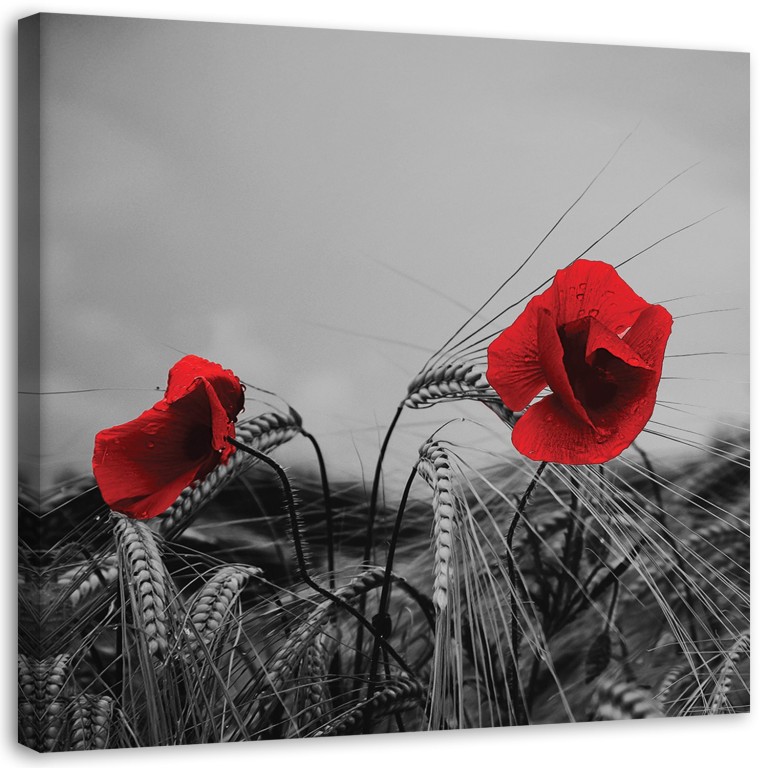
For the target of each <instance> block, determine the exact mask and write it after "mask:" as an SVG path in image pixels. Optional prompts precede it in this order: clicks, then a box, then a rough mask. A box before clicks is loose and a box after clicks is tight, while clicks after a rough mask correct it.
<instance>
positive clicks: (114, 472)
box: [93, 355, 245, 520]
mask: <svg viewBox="0 0 768 768" xmlns="http://www.w3.org/2000/svg"><path fill="white" fill-rule="evenodd" d="M244 404H245V396H244V394H243V387H242V385H241V384H240V380H239V379H238V378H237V376H235V374H234V373H232V371H227V370H224V368H222V367H221V366H220V365H219V364H218V363H212V362H210V361H208V360H204V359H203V358H202V357H196V356H195V355H187V356H186V357H184V358H182V359H181V360H179V362H178V363H176V364H175V365H174V366H173V368H171V370H170V372H169V373H168V387H167V389H166V391H165V396H164V397H163V399H162V400H161V401H160V402H158V403H155V405H153V406H152V407H151V408H150V409H149V410H147V411H144V413H142V414H141V415H140V416H139V417H138V418H136V419H134V420H133V421H129V422H127V423H125V424H120V425H118V426H116V427H110V428H109V429H104V430H102V431H101V432H99V433H98V434H97V435H96V441H95V447H94V452H93V474H94V476H95V478H96V482H97V483H98V486H99V490H100V491H101V495H102V497H103V499H104V501H105V502H106V503H107V505H108V506H109V507H110V509H112V510H114V511H115V512H122V513H123V514H124V515H127V516H128V517H133V518H137V519H139V520H147V519H149V518H152V517H156V516H157V515H159V514H160V513H161V512H164V511H165V510H166V509H167V508H168V507H169V506H170V505H171V504H172V503H173V502H174V501H175V500H176V499H177V498H178V496H179V494H180V493H181V492H182V491H183V490H184V488H186V487H187V486H188V485H190V483H192V482H194V481H195V480H200V479H202V478H203V477H205V476H206V475H207V474H208V473H209V472H210V471H211V470H213V469H214V468H215V467H216V466H217V465H218V464H223V463H224V462H226V461H227V460H228V459H229V457H230V456H231V455H232V454H233V453H234V451H235V448H234V446H233V445H232V444H231V443H230V442H228V441H227V438H228V437H234V436H235V419H236V418H237V414H238V413H240V411H242V410H243V406H244Z"/></svg>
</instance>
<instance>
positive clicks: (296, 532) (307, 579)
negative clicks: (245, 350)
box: [227, 437, 415, 677]
mask: <svg viewBox="0 0 768 768" xmlns="http://www.w3.org/2000/svg"><path fill="white" fill-rule="evenodd" d="M227 440H228V441H229V442H230V443H231V444H232V445H234V446H235V447H236V448H239V449H240V450H241V451H245V452H246V453H249V454H250V455H251V456H253V457H254V458H257V459H259V460H260V461H263V462H264V463H265V464H266V465H267V466H268V467H270V468H271V469H273V470H274V471H275V473H276V474H277V476H278V477H279V479H280V483H281V484H282V486H283V497H284V498H285V505H286V508H287V510H288V516H289V518H290V522H291V534H292V536H293V546H294V549H295V551H296V564H297V566H298V568H299V575H300V577H301V580H302V581H303V582H304V583H305V584H306V585H307V586H308V587H310V588H311V589H313V590H314V591H315V592H317V593H318V594H319V595H321V596H322V597H324V598H325V599H326V600H329V601H330V602H332V603H333V604H334V605H336V606H338V607H339V608H341V609H342V610H345V611H346V612H347V613H349V614H350V615H351V616H353V617H354V618H355V619H357V620H358V621H359V622H360V624H362V625H363V626H364V627H365V628H366V629H367V630H368V631H369V632H370V633H371V635H372V636H373V637H374V639H376V638H380V640H379V642H380V643H381V645H382V646H383V647H384V648H386V649H387V651H388V652H389V654H390V655H391V656H392V658H393V659H394V660H395V661H396V662H397V663H398V664H399V665H400V667H401V668H402V669H403V670H404V671H405V672H406V673H407V674H409V675H410V676H411V677H415V675H414V673H413V670H412V669H411V668H410V666H409V665H408V663H407V662H406V661H405V659H403V657H402V656H401V655H400V654H399V653H398V652H397V651H396V650H395V649H394V648H393V647H392V646H391V645H390V644H389V643H388V642H387V641H386V640H385V639H384V638H383V637H381V634H380V632H379V631H378V630H377V629H376V628H375V627H374V626H373V625H372V624H371V622H370V621H368V619H366V618H365V616H363V615H362V614H361V613H360V612H359V611H358V610H357V609H356V608H354V607H353V606H351V605H349V603H347V602H345V601H344V600H342V599H341V598H340V597H339V596H338V595H335V594H334V593H333V592H330V591H329V590H327V589H326V588H325V587H322V586H320V584H318V583H317V582H316V581H315V580H314V579H313V578H312V577H311V576H310V575H309V572H308V571H307V563H306V559H305V558H304V550H303V548H302V539H301V529H300V528H299V520H298V517H297V515H296V505H295V504H294V501H293V488H292V487H291V482H290V480H289V479H288V475H286V474H285V470H284V469H283V468H282V467H281V466H280V465H279V464H278V463H277V462H276V461H275V460H274V459H272V458H270V457H269V456H267V454H265V453H262V452H261V451H257V450H256V449H255V448H251V447H250V446H249V445H245V443H241V442H240V441H239V440H235V439H234V438H231V437H228V438H227Z"/></svg>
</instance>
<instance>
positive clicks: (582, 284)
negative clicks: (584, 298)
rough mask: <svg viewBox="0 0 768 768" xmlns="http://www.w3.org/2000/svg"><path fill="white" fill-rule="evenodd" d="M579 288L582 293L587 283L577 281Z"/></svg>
mask: <svg viewBox="0 0 768 768" xmlns="http://www.w3.org/2000/svg"><path fill="white" fill-rule="evenodd" d="M579 290H580V291H581V292H582V293H584V291H586V290H587V284H586V283H579Z"/></svg>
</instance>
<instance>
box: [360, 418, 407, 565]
mask: <svg viewBox="0 0 768 768" xmlns="http://www.w3.org/2000/svg"><path fill="white" fill-rule="evenodd" d="M402 412H403V404H402V403H400V405H399V406H398V407H397V410H396V411H395V415H394V416H393V418H392V421H391V422H390V425H389V429H387V434H386V435H384V441H383V442H382V444H381V448H380V449H379V457H378V459H377V460H376V469H375V471H374V473H373V485H372V486H371V503H370V505H369V507H368V527H367V529H366V532H365V551H364V554H363V565H370V563H371V554H372V552H373V530H374V527H375V524H376V512H377V509H376V506H377V504H378V502H379V484H380V482H381V471H382V468H383V466H384V456H385V454H386V452H387V446H388V445H389V440H390V438H391V437H392V433H393V432H394V431H395V427H396V426H397V422H398V420H399V418H400V414H401V413H402Z"/></svg>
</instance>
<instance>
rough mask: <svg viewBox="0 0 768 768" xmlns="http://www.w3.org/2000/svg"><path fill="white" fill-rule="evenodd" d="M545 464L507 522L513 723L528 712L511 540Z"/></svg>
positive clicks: (518, 722) (518, 588) (517, 580)
mask: <svg viewBox="0 0 768 768" xmlns="http://www.w3.org/2000/svg"><path fill="white" fill-rule="evenodd" d="M546 466H547V462H546V461H542V462H541V464H539V467H538V469H537V470H536V473H535V474H534V476H533V479H532V480H531V482H530V484H529V485H528V487H527V488H526V489H525V493H523V495H522V496H521V497H520V502H519V503H518V505H517V510H516V511H515V514H514V517H513V518H512V522H511V523H510V524H509V530H508V531H507V570H508V571H509V578H510V580H511V582H512V590H513V594H512V595H511V600H510V610H511V617H510V621H511V627H510V629H511V631H512V657H513V658H512V664H511V665H510V673H511V675H512V680H511V681H510V682H511V685H510V687H511V689H512V697H513V701H512V706H513V709H514V715H515V725H528V713H527V711H526V708H525V706H524V704H523V698H522V695H521V691H520V673H519V668H518V665H519V663H520V640H521V625H520V616H519V614H518V610H517V598H518V596H519V595H520V592H521V584H520V574H519V573H518V572H517V568H516V567H515V561H514V556H513V554H512V541H513V539H514V536H515V530H516V528H517V524H518V523H519V522H520V518H521V517H522V514H523V512H524V511H525V508H526V507H527V506H528V502H529V501H530V498H531V495H532V494H533V492H534V490H535V489H536V486H537V485H538V484H539V480H540V479H541V475H542V473H543V472H544V469H545V467H546Z"/></svg>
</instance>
